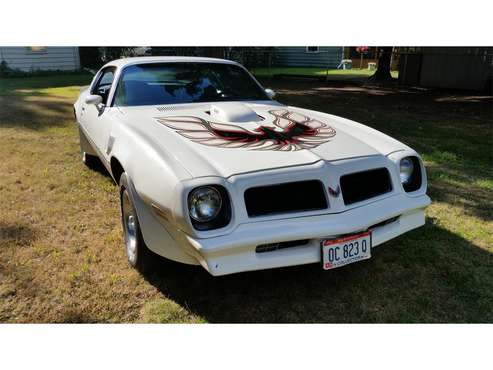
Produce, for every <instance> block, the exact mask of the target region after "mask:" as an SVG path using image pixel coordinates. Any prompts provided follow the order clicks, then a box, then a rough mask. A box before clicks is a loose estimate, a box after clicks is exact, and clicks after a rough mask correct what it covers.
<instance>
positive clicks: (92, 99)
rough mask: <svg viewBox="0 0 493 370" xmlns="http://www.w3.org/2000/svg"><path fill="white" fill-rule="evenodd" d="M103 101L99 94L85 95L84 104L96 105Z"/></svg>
mask: <svg viewBox="0 0 493 370" xmlns="http://www.w3.org/2000/svg"><path fill="white" fill-rule="evenodd" d="M102 103H103V98H102V97H101V96H100V95H88V96H87V97H86V104H91V105H96V106H98V105H99V104H102Z"/></svg>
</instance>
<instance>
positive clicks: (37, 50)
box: [27, 46, 46, 53]
mask: <svg viewBox="0 0 493 370" xmlns="http://www.w3.org/2000/svg"><path fill="white" fill-rule="evenodd" d="M27 50H29V51H30V52H31V53H46V46H28V47H27Z"/></svg>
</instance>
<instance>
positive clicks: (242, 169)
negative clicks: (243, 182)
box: [118, 102, 407, 177]
mask: <svg viewBox="0 0 493 370" xmlns="http://www.w3.org/2000/svg"><path fill="white" fill-rule="evenodd" d="M118 109H119V110H120V112H121V113H122V121H123V122H124V123H126V124H128V125H129V127H131V128H132V129H133V130H136V131H138V132H139V133H140V134H141V135H142V136H145V137H146V138H147V139H148V140H152V141H153V142H154V143H153V146H154V147H160V149H161V150H164V151H166V152H167V155H168V156H172V157H174V158H175V159H176V160H177V161H178V162H179V163H181V165H182V166H183V167H184V168H185V169H186V170H187V171H188V172H189V173H190V174H191V175H192V176H193V177H203V176H222V177H229V176H232V175H235V174H241V173H246V172H252V171H260V170H267V169H274V168H280V167H288V166H299V165H305V164H311V163H315V162H317V161H320V160H325V161H336V160H341V159H348V158H354V157H363V156H372V155H387V154H389V153H391V152H395V151H398V150H403V149H406V148H407V147H406V146H405V145H404V144H402V143H400V142H398V141H396V140H394V139H392V138H390V137H389V136H387V135H384V134H382V133H380V132H378V131H376V130H373V129H371V128H369V127H367V126H364V125H361V124H358V123H356V122H353V121H350V120H346V119H343V118H340V117H336V116H332V115H328V114H324V113H320V112H316V111H310V110H305V109H300V108H296V107H288V106H284V105H280V104H279V103H276V102H272V103H270V102H269V103H244V102H240V103H237V102H234V103H194V104H181V105H168V106H162V107H159V106H140V107H119V108H118ZM255 116H257V117H255ZM228 132H229V133H228Z"/></svg>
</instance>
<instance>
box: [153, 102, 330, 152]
mask: <svg viewBox="0 0 493 370" xmlns="http://www.w3.org/2000/svg"><path fill="white" fill-rule="evenodd" d="M268 112H269V113H270V114H271V115H273V116H274V117H275V118H274V120H273V121H272V125H268V124H259V123H258V122H256V123H252V125H253V127H251V128H250V127H249V128H247V127H241V126H237V125H233V124H227V123H218V122H211V121H208V120H205V119H203V118H200V117H195V116H169V117H158V118H156V120H157V121H158V122H159V123H161V124H163V125H165V126H167V127H169V128H171V129H173V130H175V131H176V132H177V133H178V134H180V135H182V136H183V137H186V138H187V139H190V140H192V141H194V142H196V143H199V144H202V145H208V146H215V147H220V148H243V149H250V150H278V151H297V150H302V149H313V148H316V147H317V146H319V145H321V144H324V143H326V142H328V141H329V140H330V139H331V138H333V137H334V136H335V135H336V130H335V129H334V128H332V127H331V126H329V125H328V124H326V123H324V122H321V121H319V120H316V119H313V118H310V117H307V116H305V115H303V114H300V113H296V112H292V111H288V110H286V109H278V110H269V111H268ZM264 122H265V121H264Z"/></svg>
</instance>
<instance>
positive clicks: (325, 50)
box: [274, 46, 343, 68]
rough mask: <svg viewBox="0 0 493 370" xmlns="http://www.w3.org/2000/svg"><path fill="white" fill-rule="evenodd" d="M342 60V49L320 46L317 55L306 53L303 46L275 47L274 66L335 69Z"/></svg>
mask: <svg viewBox="0 0 493 370" xmlns="http://www.w3.org/2000/svg"><path fill="white" fill-rule="evenodd" d="M342 59H343V47H340V46H339V47H333V46H320V47H319V52H318V53H308V52H306V47H305V46H292V47H276V48H275V49H274V64H275V65H276V66H279V67H323V68H337V66H338V65H339V64H340V63H341V60H342Z"/></svg>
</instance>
